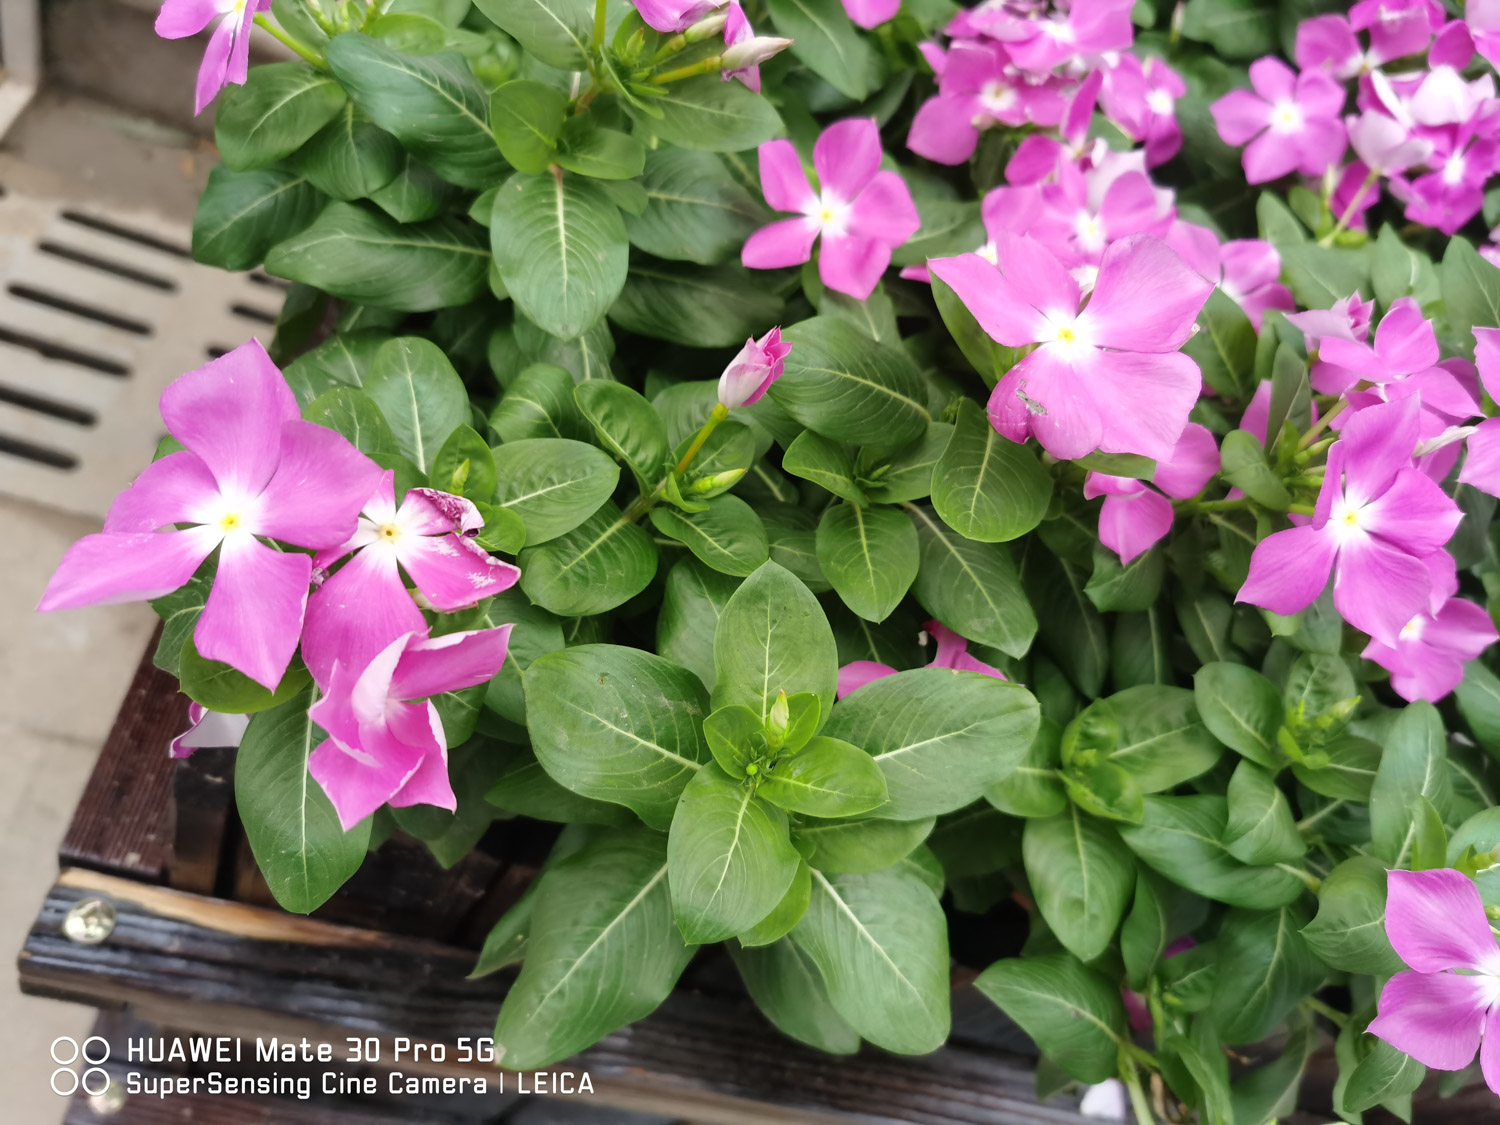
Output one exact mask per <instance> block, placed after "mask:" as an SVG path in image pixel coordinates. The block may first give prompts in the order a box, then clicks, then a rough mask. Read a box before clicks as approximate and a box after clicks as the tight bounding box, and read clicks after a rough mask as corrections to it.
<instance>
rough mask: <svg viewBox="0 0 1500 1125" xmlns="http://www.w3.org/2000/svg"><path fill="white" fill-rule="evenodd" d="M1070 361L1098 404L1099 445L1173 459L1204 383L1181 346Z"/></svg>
mask: <svg viewBox="0 0 1500 1125" xmlns="http://www.w3.org/2000/svg"><path fill="white" fill-rule="evenodd" d="M1075 367H1076V368H1077V369H1078V371H1079V373H1080V374H1081V375H1082V376H1083V377H1084V380H1085V382H1086V384H1087V386H1088V393H1089V394H1090V395H1091V396H1092V397H1093V399H1094V401H1095V403H1096V404H1097V405H1098V408H1099V414H1100V417H1101V419H1102V422H1103V426H1104V432H1103V434H1102V436H1101V438H1100V442H1099V448H1100V449H1102V450H1104V452H1106V453H1136V454H1139V455H1140V456H1142V457H1150V458H1151V459H1152V460H1154V461H1157V462H1162V461H1170V460H1171V459H1172V456H1173V453H1174V451H1175V450H1176V448H1177V443H1178V441H1180V440H1181V438H1182V434H1183V431H1184V430H1185V429H1186V428H1187V420H1188V415H1189V414H1190V413H1191V412H1192V409H1193V404H1194V403H1195V402H1196V401H1197V399H1198V394H1199V392H1200V391H1201V390H1202V388H1203V375H1202V373H1201V372H1200V371H1199V370H1198V365H1197V364H1196V363H1194V362H1193V361H1192V360H1191V359H1189V358H1188V357H1187V356H1185V355H1183V354H1182V353H1181V352H1168V353H1166V354H1163V355H1152V354H1149V353H1141V352H1095V353H1094V355H1093V356H1091V357H1089V358H1088V360H1087V362H1082V361H1080V362H1079V363H1077V364H1075ZM1169 476H1170V474H1169Z"/></svg>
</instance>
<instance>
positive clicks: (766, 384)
mask: <svg viewBox="0 0 1500 1125" xmlns="http://www.w3.org/2000/svg"><path fill="white" fill-rule="evenodd" d="M791 350H792V345H791V344H788V343H783V342H782V339H781V329H780V328H779V327H777V328H773V329H771V331H769V332H767V333H766V334H765V335H764V336H762V337H761V338H760V339H759V340H756V339H754V338H753V337H752V338H751V339H749V340H746V341H745V346H744V347H743V348H741V349H740V350H739V354H738V355H736V356H735V357H734V358H733V359H732V360H730V361H729V366H728V367H726V368H724V374H722V375H720V376H719V402H720V404H722V405H724V406H731V407H732V406H754V405H755V404H756V403H757V402H759V401H760V400H761V399H762V398H763V397H765V393H766V392H767V391H768V390H770V389H771V384H772V383H774V382H776V380H777V379H780V378H781V373H782V372H783V371H784V370H785V369H786V357H787V355H788V353H790V352H791Z"/></svg>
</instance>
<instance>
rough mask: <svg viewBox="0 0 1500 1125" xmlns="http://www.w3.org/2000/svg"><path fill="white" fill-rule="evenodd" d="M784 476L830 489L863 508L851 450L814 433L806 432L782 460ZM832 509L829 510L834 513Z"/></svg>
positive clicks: (799, 435)
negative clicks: (788, 475)
mask: <svg viewBox="0 0 1500 1125" xmlns="http://www.w3.org/2000/svg"><path fill="white" fill-rule="evenodd" d="M781 468H782V471H783V472H788V473H791V474H792V475H793V476H795V477H801V478H802V479H803V480H810V481H812V482H813V483H814V484H816V485H819V486H821V487H823V488H826V489H828V491H829V492H831V493H833V494H834V495H835V496H837V497H840V498H841V499H844V500H848V501H849V502H850V503H851V504H863V503H864V502H865V496H864V493H863V492H861V491H860V490H859V486H858V485H856V484H855V483H854V458H853V457H852V456H851V455H850V453H849V449H848V447H847V446H845V445H841V444H840V443H839V442H836V441H830V440H829V439H828V438H826V437H824V436H823V435H822V434H820V433H818V432H816V431H815V430H803V431H802V432H801V433H800V434H798V435H797V439H796V440H795V441H793V442H792V444H791V445H789V446H788V447H787V450H786V453H785V454H783V456H782V458H781ZM831 510H832V509H830V511H831Z"/></svg>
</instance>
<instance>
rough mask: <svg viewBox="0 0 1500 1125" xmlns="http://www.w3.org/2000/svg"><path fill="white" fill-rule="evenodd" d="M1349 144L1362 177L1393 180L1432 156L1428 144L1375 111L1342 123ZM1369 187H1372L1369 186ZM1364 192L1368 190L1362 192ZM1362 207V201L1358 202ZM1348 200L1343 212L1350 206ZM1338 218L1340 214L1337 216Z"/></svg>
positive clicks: (1422, 138) (1393, 119) (1425, 140)
mask: <svg viewBox="0 0 1500 1125" xmlns="http://www.w3.org/2000/svg"><path fill="white" fill-rule="evenodd" d="M1345 126H1346V127H1347V129H1348V131H1349V144H1350V147H1352V148H1353V149H1354V153H1355V155H1356V156H1358V157H1359V161H1360V163H1361V164H1363V165H1364V166H1365V169H1366V171H1365V176H1366V178H1369V177H1370V176H1371V175H1372V174H1373V175H1375V176H1394V175H1395V174H1396V173H1398V172H1404V171H1406V169H1408V168H1410V167H1412V165H1414V164H1421V163H1422V162H1423V161H1424V160H1426V159H1427V158H1428V156H1430V155H1431V154H1432V142H1431V141H1429V140H1427V139H1426V138H1425V137H1419V136H1417V135H1415V134H1414V133H1413V132H1412V131H1411V128H1410V127H1409V126H1408V125H1406V124H1405V123H1403V122H1401V121H1398V120H1396V119H1395V118H1394V117H1390V116H1388V115H1387V114H1384V113H1380V112H1378V111H1376V110H1366V111H1365V112H1364V113H1361V114H1360V115H1359V116H1358V117H1350V118H1348V119H1347V120H1346V121H1345ZM1371 186H1373V185H1371ZM1364 190H1365V191H1368V190H1369V189H1368V188H1365V189H1364ZM1358 202H1359V203H1363V202H1364V201H1363V199H1360V200H1359V201H1358ZM1355 204H1356V201H1355V199H1354V198H1353V197H1352V196H1351V197H1350V199H1349V202H1348V203H1345V204H1344V206H1345V208H1348V207H1350V206H1354V205H1355ZM1339 213H1340V214H1342V213H1343V212H1342V211H1341V212H1339Z"/></svg>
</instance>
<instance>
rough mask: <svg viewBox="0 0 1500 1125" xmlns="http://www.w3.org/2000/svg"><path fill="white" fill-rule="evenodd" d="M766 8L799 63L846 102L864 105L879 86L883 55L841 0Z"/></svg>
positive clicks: (774, 3)
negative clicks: (852, 18) (848, 99)
mask: <svg viewBox="0 0 1500 1125" xmlns="http://www.w3.org/2000/svg"><path fill="white" fill-rule="evenodd" d="M766 10H767V11H768V12H769V13H770V16H771V23H772V24H773V25H775V28H776V32H777V34H779V35H783V36H785V37H786V38H788V39H790V40H791V41H792V46H791V52H792V54H793V55H794V56H795V57H796V58H797V60H798V61H800V62H801V63H802V64H803V65H804V66H806V67H807V69H808V70H810V71H812V72H813V73H814V74H816V75H817V76H818V77H819V78H821V79H823V80H824V81H825V82H827V83H828V84H829V85H830V86H832V87H833V88H834V89H835V90H837V91H838V92H839V93H841V94H843V95H844V96H845V97H846V98H852V99H853V100H855V101H857V102H859V101H864V99H865V98H867V97H868V96H869V95H870V94H871V93H873V92H874V91H875V90H876V89H877V88H878V87H879V85H880V80H881V79H882V78H883V77H884V74H885V67H884V66H883V65H882V62H881V57H880V54H879V53H878V52H877V51H876V50H875V47H874V46H873V44H872V42H871V40H869V39H867V38H866V37H865V36H864V35H862V34H861V33H860V31H859V29H858V28H856V27H855V26H854V22H853V21H852V20H851V19H850V18H849V17H848V16H847V15H846V14H845V12H844V8H843V5H842V4H840V3H839V0H768V2H767V4H766Z"/></svg>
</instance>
